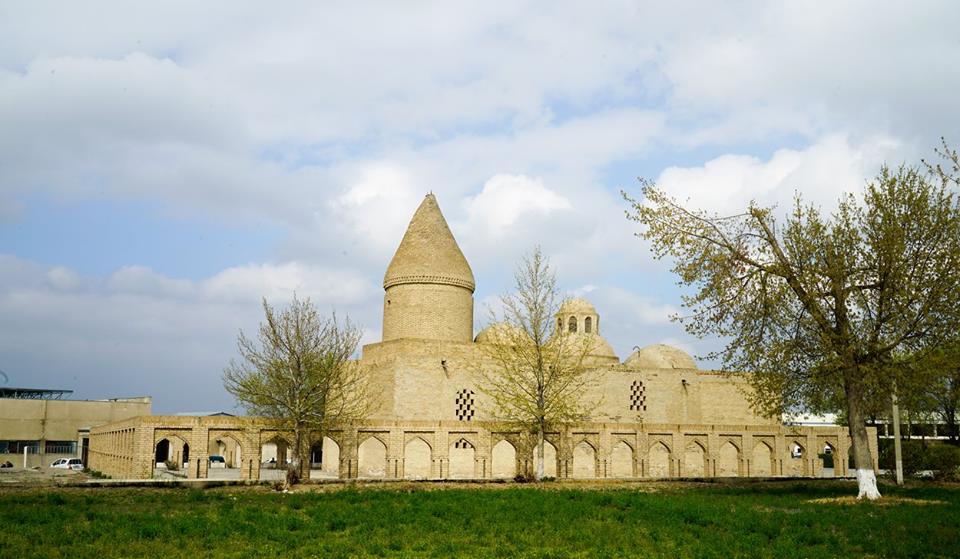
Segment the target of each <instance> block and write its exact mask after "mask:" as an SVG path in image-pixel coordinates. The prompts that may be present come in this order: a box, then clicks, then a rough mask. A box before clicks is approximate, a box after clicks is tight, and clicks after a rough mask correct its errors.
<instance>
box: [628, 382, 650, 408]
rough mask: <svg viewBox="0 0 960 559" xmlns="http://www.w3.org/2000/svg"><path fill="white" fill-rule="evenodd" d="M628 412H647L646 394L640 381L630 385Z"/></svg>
mask: <svg viewBox="0 0 960 559" xmlns="http://www.w3.org/2000/svg"><path fill="white" fill-rule="evenodd" d="M630 411H647V394H646V389H645V388H644V386H643V381H641V380H635V381H633V384H631V385H630Z"/></svg>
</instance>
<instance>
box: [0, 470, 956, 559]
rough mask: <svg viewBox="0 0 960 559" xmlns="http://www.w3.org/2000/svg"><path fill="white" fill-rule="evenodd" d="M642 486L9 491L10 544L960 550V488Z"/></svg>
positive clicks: (450, 551)
mask: <svg viewBox="0 0 960 559" xmlns="http://www.w3.org/2000/svg"><path fill="white" fill-rule="evenodd" d="M640 488H641V489H642V490H645V491H648V492H641V491H638V490H637V489H635V488H618V489H600V490H596V489H582V488H577V487H575V486H574V487H571V486H568V485H561V484H547V485H546V486H545V488H544V489H538V488H535V487H531V486H515V487H509V488H500V489H496V488H488V489H482V488H481V489H443V490H436V491H424V490H410V489H409V486H396V487H395V488H391V486H382V487H380V488H347V489H343V490H340V491H330V492H295V493H287V494H284V493H276V492H268V491H266V490H262V489H250V488H243V489H242V490H238V489H231V490H224V489H221V490H205V491H203V490H188V489H150V490H146V489H44V490H37V489H33V490H11V489H6V490H3V491H0V557H18V558H19V557H24V558H26V557H44V558H46V557H71V558H73V557H97V558H106V557H283V558H289V557H353V556H399V557H421V556H424V557H514V556H524V557H544V558H546V557H736V556H752V557H862V556H875V557H924V556H931V557H960V486H952V487H947V486H917V487H912V488H907V489H897V488H893V487H885V488H883V489H885V492H884V493H885V495H887V496H890V497H893V498H887V501H886V503H880V504H875V503H859V504H838V503H814V502H811V501H812V500H814V499H820V498H832V497H845V496H849V495H851V494H852V493H853V492H854V491H855V489H854V487H853V486H852V485H851V484H849V483H840V482H836V483H793V482H788V483H754V484H742V485H735V486H723V485H716V486H680V487H675V486H671V485H665V484H660V485H658V484H647V485H643V486H640ZM652 490H656V491H655V492H649V491H652ZM904 498H906V499H904ZM909 499H919V500H939V501H944V502H943V503H942V504H926V505H924V504H920V503H916V502H913V501H910V500H909Z"/></svg>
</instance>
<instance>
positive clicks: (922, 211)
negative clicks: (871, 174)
mask: <svg viewBox="0 0 960 559" xmlns="http://www.w3.org/2000/svg"><path fill="white" fill-rule="evenodd" d="M642 182H643V195H644V198H645V200H644V201H643V202H638V201H636V200H633V199H631V198H630V197H629V196H628V195H627V194H626V193H624V196H625V197H626V199H627V201H628V202H629V203H630V204H631V206H632V210H628V212H627V216H628V218H630V219H632V220H635V221H638V222H639V223H640V224H641V225H642V226H643V230H642V232H641V233H640V234H639V235H640V236H641V237H642V238H644V239H647V240H648V241H650V242H651V249H652V251H653V253H654V255H655V256H656V257H657V258H662V257H664V256H670V257H672V258H673V259H674V261H675V264H674V268H673V271H674V272H675V273H676V274H678V276H679V277H680V284H681V285H684V286H690V287H693V288H694V291H693V294H692V295H686V296H684V297H683V302H684V306H685V307H687V308H688V309H690V310H691V311H692V313H691V315H690V316H687V317H684V318H682V319H680V320H681V322H682V323H683V324H684V325H685V327H686V329H687V330H688V331H689V332H691V333H692V334H695V335H698V336H701V337H702V336H706V335H717V336H721V337H723V338H725V339H726V340H727V343H726V346H725V348H724V349H723V350H722V351H719V352H717V353H716V354H714V355H713V356H712V357H714V358H721V359H722V361H723V366H724V368H726V369H728V370H734V371H749V373H750V374H747V375H746V376H747V378H748V379H749V380H750V382H751V384H752V386H753V388H754V390H753V391H752V396H751V399H752V404H753V405H754V407H756V408H757V409H759V410H761V411H764V412H766V413H767V414H769V415H771V416H776V415H779V414H780V413H783V412H785V411H796V410H799V409H822V408H824V407H826V406H829V405H830V403H831V402H836V401H837V400H840V401H842V402H843V406H844V411H845V412H846V417H847V420H848V424H849V431H850V436H851V439H852V443H853V445H852V446H853V448H852V452H853V459H854V463H855V467H856V470H857V479H858V482H859V497H861V498H862V497H864V496H866V497H867V498H869V499H874V498H877V497H879V496H880V494H879V492H878V491H877V489H876V478H875V475H874V473H873V469H872V465H871V464H872V462H871V456H870V452H869V449H868V446H867V431H866V426H865V419H866V415H865V414H866V411H867V406H868V404H869V403H870V402H871V401H873V402H875V401H876V400H877V399H876V397H875V395H876V394H880V393H883V394H887V395H888V397H889V394H890V393H891V391H892V387H893V384H894V382H897V381H898V380H900V384H904V382H903V381H905V380H906V379H898V378H897V377H898V376H900V375H905V374H908V373H909V371H910V370H911V367H909V366H908V365H909V363H907V362H905V360H906V359H907V358H905V357H904V356H917V355H922V354H923V353H924V352H926V351H927V350H929V349H930V348H933V347H936V346H937V345H938V344H939V343H940V342H941V341H942V340H945V339H948V338H949V337H950V335H952V334H953V333H955V332H956V331H957V330H958V328H960V312H958V308H960V274H958V273H957V271H958V270H960V204H958V197H957V195H956V193H954V192H952V187H953V186H955V182H954V183H951V182H950V181H948V180H945V179H944V178H943V177H941V176H938V175H937V174H936V173H923V172H922V171H920V170H919V169H917V168H912V167H900V168H898V169H896V170H891V169H889V168H886V167H884V168H883V169H882V170H881V171H880V174H879V175H878V176H877V177H876V178H875V179H874V180H873V181H871V182H869V183H868V184H867V186H866V188H865V190H864V192H863V193H862V196H860V197H855V196H853V195H847V196H844V197H842V198H841V200H840V202H839V206H838V208H837V209H836V211H835V212H834V213H833V214H831V215H830V216H828V217H825V216H824V215H822V213H821V211H820V209H819V208H817V207H814V206H812V205H807V204H804V203H803V201H802V199H801V198H800V196H799V195H798V196H797V198H796V200H795V203H794V205H793V207H792V209H791V211H790V212H789V214H788V215H787V216H786V217H785V218H784V219H783V224H782V226H781V225H780V224H778V219H777V217H776V215H775V213H774V211H773V209H772V208H762V207H759V206H757V205H756V204H754V203H753V202H751V203H750V204H749V205H748V207H747V209H746V211H745V212H744V213H742V214H739V215H733V216H728V217H722V216H718V215H716V214H711V213H707V212H703V211H698V210H691V209H687V208H685V207H683V206H682V205H681V204H679V203H678V202H676V201H675V200H673V199H672V198H670V197H669V196H668V195H667V194H666V193H664V192H663V191H662V190H660V189H658V188H657V187H656V186H655V185H654V184H652V183H649V182H646V181H642Z"/></svg>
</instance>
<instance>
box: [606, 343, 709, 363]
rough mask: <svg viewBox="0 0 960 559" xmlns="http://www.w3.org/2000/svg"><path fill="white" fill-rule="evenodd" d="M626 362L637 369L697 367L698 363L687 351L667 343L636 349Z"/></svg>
mask: <svg viewBox="0 0 960 559" xmlns="http://www.w3.org/2000/svg"><path fill="white" fill-rule="evenodd" d="M624 364H625V365H627V366H629V367H634V368H637V369H696V368H697V363H696V361H694V360H693V357H690V355H689V354H687V353H686V352H684V351H682V350H679V349H677V348H675V347H673V346H669V345H665V344H654V345H649V346H647V347H645V348H642V349H639V350H637V351H634V352H633V353H632V354H630V357H627V360H626V361H624Z"/></svg>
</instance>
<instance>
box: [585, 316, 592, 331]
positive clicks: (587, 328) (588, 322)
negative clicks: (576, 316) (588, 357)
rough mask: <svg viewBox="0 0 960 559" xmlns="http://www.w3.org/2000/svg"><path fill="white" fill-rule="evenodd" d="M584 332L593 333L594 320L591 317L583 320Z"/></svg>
mask: <svg viewBox="0 0 960 559" xmlns="http://www.w3.org/2000/svg"><path fill="white" fill-rule="evenodd" d="M583 331H584V332H586V333H587V334H589V333H591V332H593V319H592V318H590V317H589V316H588V317H587V318H584V319H583Z"/></svg>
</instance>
